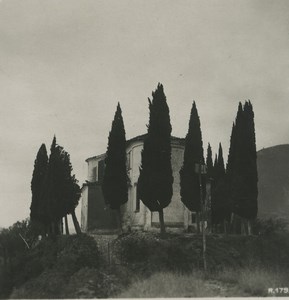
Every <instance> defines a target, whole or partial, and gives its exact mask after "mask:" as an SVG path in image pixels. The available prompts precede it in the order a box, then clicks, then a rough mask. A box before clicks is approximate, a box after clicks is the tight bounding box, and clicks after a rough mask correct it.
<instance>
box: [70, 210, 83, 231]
mask: <svg viewBox="0 0 289 300" xmlns="http://www.w3.org/2000/svg"><path fill="white" fill-rule="evenodd" d="M71 216H72V221H73V225H74V228H75V231H76V233H77V234H81V229H80V226H79V223H78V221H77V218H76V215H75V210H73V211H72V213H71Z"/></svg>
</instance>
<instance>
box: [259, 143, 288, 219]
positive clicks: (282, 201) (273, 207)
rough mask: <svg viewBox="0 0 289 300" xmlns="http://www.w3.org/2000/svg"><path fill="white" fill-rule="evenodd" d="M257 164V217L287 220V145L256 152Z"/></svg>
mask: <svg viewBox="0 0 289 300" xmlns="http://www.w3.org/2000/svg"><path fill="white" fill-rule="evenodd" d="M257 164H258V176H259V183H258V189H259V196H258V205H259V209H258V217H259V218H270V217H281V218H287V219H289V145H278V146H274V147H270V148H265V149H262V150H260V151H258V153H257Z"/></svg>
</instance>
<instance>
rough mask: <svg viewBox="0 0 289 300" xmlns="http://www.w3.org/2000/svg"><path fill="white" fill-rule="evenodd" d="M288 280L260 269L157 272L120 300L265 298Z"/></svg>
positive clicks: (134, 286)
mask: <svg viewBox="0 0 289 300" xmlns="http://www.w3.org/2000/svg"><path fill="white" fill-rule="evenodd" d="M286 277H287V276H286V275H284V274H282V273H279V272H278V271H277V270H266V269H264V268H260V267H251V268H240V269H230V268H228V269H225V270H223V271H222V272H220V271H219V272H217V273H213V274H209V275H206V276H205V275H204V273H202V272H191V273H187V274H181V273H175V272H157V273H154V274H153V275H152V276H151V277H149V278H147V279H142V280H137V281H135V282H133V283H132V284H131V285H130V286H129V287H128V288H127V289H126V290H125V291H123V292H122V293H120V294H118V295H117V298H155V297H157V298H159V297H161V298H163V297H166V298H170V297H244V296H259V297H264V296H270V295H268V288H270V287H273V288H274V287H279V286H283V287H286V286H288V278H286ZM284 296H286V295H284Z"/></svg>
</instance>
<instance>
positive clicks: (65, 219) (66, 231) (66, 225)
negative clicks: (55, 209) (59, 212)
mask: <svg viewBox="0 0 289 300" xmlns="http://www.w3.org/2000/svg"><path fill="white" fill-rule="evenodd" d="M64 224H65V234H66V235H69V228H68V220H67V215H65V216H64Z"/></svg>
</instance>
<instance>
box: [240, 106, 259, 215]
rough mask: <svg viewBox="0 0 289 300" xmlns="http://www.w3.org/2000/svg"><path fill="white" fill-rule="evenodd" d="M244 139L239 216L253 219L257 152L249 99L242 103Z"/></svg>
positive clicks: (255, 200)
mask: <svg viewBox="0 0 289 300" xmlns="http://www.w3.org/2000/svg"><path fill="white" fill-rule="evenodd" d="M243 114H244V125H243V132H244V135H242V137H243V138H244V141H243V143H242V145H243V151H242V155H243V157H242V159H241V162H242V164H243V167H242V168H241V169H240V170H241V172H242V174H241V175H242V177H243V182H244V185H243V189H242V194H241V195H242V196H241V197H240V198H239V216H241V217H242V218H245V219H247V220H252V219H255V218H256V216H257V197H258V187H257V183H258V174H257V153H256V138H255V124H254V112H253V107H252V104H251V102H250V101H246V102H245V104H244V111H243Z"/></svg>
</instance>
